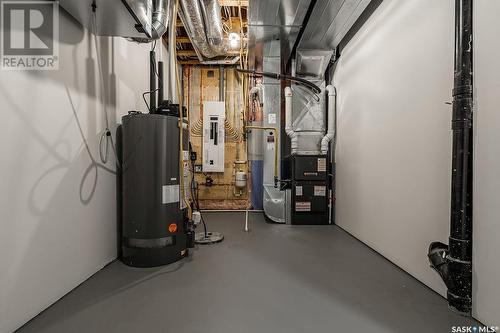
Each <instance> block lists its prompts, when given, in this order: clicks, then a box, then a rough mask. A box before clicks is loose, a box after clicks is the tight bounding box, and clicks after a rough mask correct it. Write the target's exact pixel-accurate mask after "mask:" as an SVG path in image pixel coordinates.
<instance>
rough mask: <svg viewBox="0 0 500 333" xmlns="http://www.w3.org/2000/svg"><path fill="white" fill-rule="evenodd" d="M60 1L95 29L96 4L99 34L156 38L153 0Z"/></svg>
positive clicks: (88, 26)
mask: <svg viewBox="0 0 500 333" xmlns="http://www.w3.org/2000/svg"><path fill="white" fill-rule="evenodd" d="M59 4H60V5H61V7H62V8H64V9H65V10H66V11H67V12H68V13H69V14H70V15H71V16H73V17H74V18H75V19H76V20H77V21H78V22H80V23H81V24H82V25H83V26H84V27H86V28H87V29H89V30H90V31H92V32H94V28H93V22H92V8H93V4H95V8H96V14H95V15H96V27H97V31H95V34H96V35H98V36H120V37H130V38H151V37H152V28H151V26H152V10H153V2H152V0H60V1H59Z"/></svg>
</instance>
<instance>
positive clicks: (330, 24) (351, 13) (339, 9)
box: [299, 0, 372, 49]
mask: <svg viewBox="0 0 500 333" xmlns="http://www.w3.org/2000/svg"><path fill="white" fill-rule="evenodd" d="M371 1H372V0H342V1H340V0H317V1H316V5H315V6H314V9H313V12H312V14H311V17H314V20H310V21H309V23H308V24H307V27H306V29H305V30H304V34H303V35H302V39H301V41H300V44H299V49H335V48H336V47H337V46H338V45H339V43H340V41H341V40H342V39H343V38H344V36H345V35H346V34H347V32H348V31H349V30H350V29H351V27H352V26H353V25H354V23H355V22H356V20H357V19H358V18H359V17H360V16H361V14H362V13H363V11H364V10H365V9H366V8H367V7H368V5H369V4H370V2H371Z"/></svg>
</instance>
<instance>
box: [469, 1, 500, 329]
mask: <svg viewBox="0 0 500 333" xmlns="http://www.w3.org/2000/svg"><path fill="white" fill-rule="evenodd" d="M498 13H500V2H499V1H491V0H476V1H474V31H475V32H474V38H475V40H474V45H475V50H474V77H475V81H474V85H475V87H474V94H475V97H476V98H475V102H476V110H475V111H476V113H475V116H474V124H475V129H474V130H475V144H474V150H475V153H474V155H475V158H474V168H475V170H474V177H475V178H474V181H475V184H474V212H473V216H474V226H473V227H474V230H473V237H474V240H473V244H474V245H473V246H474V249H473V271H474V275H473V288H474V289H473V296H474V298H473V302H474V315H475V316H476V318H478V319H479V320H481V321H482V322H484V323H489V324H491V325H495V326H499V325H500V301H499V300H500V287H499V285H498V284H499V281H500V263H499V261H498V259H497V258H498V257H497V255H498V244H499V242H500V216H499V214H498V208H499V207H500V177H499V174H498V173H499V170H500V100H499V97H500V63H499V62H498V59H500V40H499V39H498V31H499V30H500V22H499V21H498Z"/></svg>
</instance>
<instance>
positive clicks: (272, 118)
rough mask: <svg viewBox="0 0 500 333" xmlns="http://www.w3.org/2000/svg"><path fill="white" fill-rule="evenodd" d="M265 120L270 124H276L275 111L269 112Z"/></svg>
mask: <svg viewBox="0 0 500 333" xmlns="http://www.w3.org/2000/svg"><path fill="white" fill-rule="evenodd" d="M267 118H268V119H267V122H268V123H269V124H270V125H273V124H276V113H270V114H269V115H268V116H267Z"/></svg>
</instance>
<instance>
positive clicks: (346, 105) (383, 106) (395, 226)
mask: <svg viewBox="0 0 500 333" xmlns="http://www.w3.org/2000/svg"><path fill="white" fill-rule="evenodd" d="M453 22H454V1H435V0H407V1H398V0H385V1H384V2H383V3H382V4H381V5H380V7H379V8H378V9H377V11H376V12H375V13H374V14H373V15H372V17H371V18H370V19H369V21H368V22H367V23H366V25H365V26H364V27H363V28H362V29H361V30H360V31H359V32H358V34H357V35H356V36H355V37H354V38H353V39H352V40H351V42H350V43H349V44H348V46H347V47H346V48H345V49H344V51H343V54H342V56H341V58H340V60H339V63H338V66H337V68H336V71H335V75H334V84H335V86H336V87H337V92H338V120H337V121H338V124H337V126H338V132H337V140H338V143H337V152H336V162H337V195H336V197H337V201H336V203H337V205H336V223H337V224H338V225H340V226H341V227H343V228H344V229H346V230H347V231H348V232H350V233H351V234H353V235H354V236H355V237H357V238H359V239H360V240H361V241H363V242H365V243H366V244H368V245H369V246H371V247H372V248H374V249H375V250H376V251H378V252H380V253H381V254H382V255H384V256H385V257H386V258H388V259H389V260H391V261H392V262H394V263H395V264H397V265H398V266H400V267H401V268H403V269H404V270H405V271H407V272H409V273H410V274H411V275H413V276H414V277H416V278H417V279H419V280H420V281H422V282H424V283H425V284H427V285H428V286H430V287H431V288H432V289H434V290H436V291H438V292H439V293H441V294H444V293H445V291H446V289H445V286H444V284H443V282H442V281H441V280H440V278H439V276H438V275H437V274H436V273H435V272H434V271H432V270H431V269H430V268H429V264H428V261H427V250H428V246H429V244H430V243H431V242H432V241H435V240H441V241H444V242H447V239H448V229H449V205H450V183H451V181H450V177H451V172H450V169H451V132H450V128H451V127H450V124H451V107H450V106H449V105H446V104H445V102H447V101H450V100H451V97H450V96H451V91H452V87H453V40H454V28H453V26H454V24H453Z"/></svg>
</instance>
